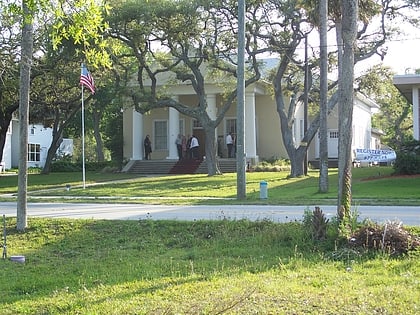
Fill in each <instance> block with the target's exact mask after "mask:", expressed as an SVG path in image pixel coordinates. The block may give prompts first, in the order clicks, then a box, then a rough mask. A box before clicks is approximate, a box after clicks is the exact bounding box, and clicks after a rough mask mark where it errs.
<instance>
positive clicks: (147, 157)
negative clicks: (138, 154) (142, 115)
mask: <svg viewBox="0 0 420 315" xmlns="http://www.w3.org/2000/svg"><path fill="white" fill-rule="evenodd" d="M143 144H144V158H145V160H150V159H151V155H150V154H151V153H152V141H150V136H149V135H147V136H146V138H144V143H143Z"/></svg>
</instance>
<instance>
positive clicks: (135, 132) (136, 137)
mask: <svg viewBox="0 0 420 315" xmlns="http://www.w3.org/2000/svg"><path fill="white" fill-rule="evenodd" d="M132 110H133V115H132V119H133V121H132V124H133V128H132V135H131V139H132V144H131V146H132V148H133V151H132V157H131V159H132V160H142V159H143V138H144V135H143V115H142V114H140V113H139V112H138V111H136V110H135V109H134V108H133V109H132Z"/></svg>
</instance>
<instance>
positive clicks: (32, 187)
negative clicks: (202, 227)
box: [0, 167, 420, 205]
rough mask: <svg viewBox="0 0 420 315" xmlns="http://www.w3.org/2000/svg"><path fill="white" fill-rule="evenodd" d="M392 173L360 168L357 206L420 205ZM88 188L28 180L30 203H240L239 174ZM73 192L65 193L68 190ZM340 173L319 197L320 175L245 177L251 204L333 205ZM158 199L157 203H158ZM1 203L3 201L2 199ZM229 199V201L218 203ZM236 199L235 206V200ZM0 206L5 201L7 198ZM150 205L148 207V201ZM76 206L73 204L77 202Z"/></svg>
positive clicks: (409, 181) (115, 180)
mask: <svg viewBox="0 0 420 315" xmlns="http://www.w3.org/2000/svg"><path fill="white" fill-rule="evenodd" d="M392 172H393V169H392V168H390V167H370V168H356V169H354V170H353V185H352V190H353V201H354V203H355V204H382V205H387V204H392V205H420V188H419V187H420V177H418V176H411V177H401V178H400V177H390V175H391V174H392ZM86 178H87V188H86V189H83V188H82V187H81V184H82V181H81V174H79V173H52V174H50V175H39V174H31V175H29V177H28V185H29V186H28V190H29V200H30V201H34V198H35V197H37V198H40V197H41V196H48V197H50V198H51V197H55V198H56V200H61V201H65V199H63V198H66V197H69V196H71V197H73V198H76V199H77V198H78V199H80V200H82V199H84V198H90V199H91V200H92V199H94V201H96V202H104V201H103V200H102V201H101V198H102V197H106V196H112V197H113V199H112V200H106V202H117V201H118V202H147V203H150V202H153V203H206V204H208V203H212V204H220V203H224V204H225V203H238V201H237V200H235V199H236V185H237V179H236V174H234V173H230V174H225V175H222V176H212V177H208V176H207V175H178V176H157V177H139V176H136V175H132V174H101V173H87V176H86ZM263 180H264V181H267V183H268V199H267V200H260V198H259V190H260V182H261V181H263ZM66 184H70V185H71V186H72V188H71V190H70V191H67V190H66V188H65V186H66ZM337 185H338V179H337V169H330V171H329V186H330V189H329V192H328V193H319V192H318V171H315V170H312V171H309V174H308V176H305V177H300V178H288V172H251V173H247V174H246V187H247V198H246V200H243V201H241V203H248V204H261V203H264V204H284V205H287V204H304V205H313V204H321V203H323V204H335V203H336V200H337ZM16 192H17V176H2V177H1V180H0V194H5V193H8V194H16ZM157 197H159V198H157ZM0 198H1V196H0ZM220 198H222V199H223V198H225V199H227V200H220ZM232 199H233V200H232ZM0 200H5V198H4V197H3V198H2V199H0ZM145 200H146V201H145ZM73 201H74V199H73Z"/></svg>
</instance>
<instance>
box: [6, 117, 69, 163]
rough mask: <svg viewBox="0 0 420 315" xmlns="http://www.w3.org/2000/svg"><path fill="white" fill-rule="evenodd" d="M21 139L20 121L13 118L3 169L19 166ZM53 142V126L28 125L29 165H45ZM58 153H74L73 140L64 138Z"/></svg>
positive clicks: (8, 132) (7, 136) (8, 134)
mask: <svg viewBox="0 0 420 315" xmlns="http://www.w3.org/2000/svg"><path fill="white" fill-rule="evenodd" d="M19 141H20V137H19V121H18V120H17V119H13V120H12V121H11V123H10V126H9V130H8V131H7V135H6V143H5V146H4V150H3V159H2V161H1V170H4V169H10V168H17V167H18V165H19V152H20V146H19ZM51 142H52V129H51V128H45V127H44V126H43V125H41V124H35V125H30V126H29V127H28V167H41V168H42V167H44V165H45V161H46V159H47V153H48V149H49V147H50V145H51ZM57 154H61V155H72V154H73V140H72V139H63V142H62V144H61V146H60V149H59V150H58V152H57Z"/></svg>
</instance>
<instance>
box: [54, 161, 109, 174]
mask: <svg viewBox="0 0 420 315" xmlns="http://www.w3.org/2000/svg"><path fill="white" fill-rule="evenodd" d="M116 168H117V167H116V166H115V165H114V162H112V161H105V162H86V163H85V170H86V171H91V172H100V171H103V170H104V169H107V170H109V169H113V170H115V169H116ZM80 171H82V163H81V162H76V163H75V162H69V161H56V162H53V163H52V164H51V172H80Z"/></svg>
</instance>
